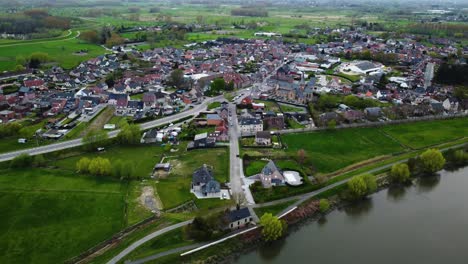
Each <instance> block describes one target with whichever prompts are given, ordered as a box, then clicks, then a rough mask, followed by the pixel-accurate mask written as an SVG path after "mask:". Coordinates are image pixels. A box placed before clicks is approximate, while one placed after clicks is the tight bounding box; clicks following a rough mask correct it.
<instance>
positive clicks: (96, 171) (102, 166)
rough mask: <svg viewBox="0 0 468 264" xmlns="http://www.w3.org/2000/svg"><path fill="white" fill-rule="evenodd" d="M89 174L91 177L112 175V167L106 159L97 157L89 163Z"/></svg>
mask: <svg viewBox="0 0 468 264" xmlns="http://www.w3.org/2000/svg"><path fill="white" fill-rule="evenodd" d="M88 169H89V173H91V174H93V175H110V174H111V173H112V166H111V163H110V161H109V160H108V159H104V158H101V157H97V158H94V159H92V160H91V162H90V163H89V167H88Z"/></svg>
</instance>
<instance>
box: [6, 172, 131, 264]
mask: <svg viewBox="0 0 468 264" xmlns="http://www.w3.org/2000/svg"><path fill="white" fill-rule="evenodd" d="M124 194H125V187H124V186H122V185H121V183H120V182H117V181H113V180H108V179H100V178H94V177H80V176H77V175H76V174H74V173H70V172H67V171H62V170H48V169H28V170H2V171H1V172H0V206H1V208H2V221H1V223H0V251H1V252H2V254H1V256H0V262H1V263H61V262H64V261H65V260H67V259H69V258H71V257H73V256H75V255H78V254H79V253H81V252H82V251H84V250H86V249H88V248H90V247H91V246H93V245H95V244H97V243H99V242H101V241H103V240H105V239H107V238H109V237H110V236H112V235H113V234H114V233H116V232H118V231H119V230H121V229H122V228H123V227H124V225H125V224H124V223H125V221H124V207H125V203H124Z"/></svg>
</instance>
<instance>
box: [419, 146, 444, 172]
mask: <svg viewBox="0 0 468 264" xmlns="http://www.w3.org/2000/svg"><path fill="white" fill-rule="evenodd" d="M420 160H421V167H422V171H423V172H425V173H429V174H431V173H435V172H437V171H440V170H441V169H442V168H443V167H444V165H445V158H444V156H443V155H442V153H441V152H440V150H438V149H428V150H426V151H424V152H423V153H422V154H421V155H420Z"/></svg>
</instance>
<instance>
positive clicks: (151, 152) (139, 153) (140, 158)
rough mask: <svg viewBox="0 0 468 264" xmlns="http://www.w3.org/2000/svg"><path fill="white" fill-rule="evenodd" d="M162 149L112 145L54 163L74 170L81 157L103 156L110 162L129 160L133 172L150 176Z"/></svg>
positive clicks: (142, 176) (152, 146)
mask: <svg viewBox="0 0 468 264" xmlns="http://www.w3.org/2000/svg"><path fill="white" fill-rule="evenodd" d="M163 152H164V150H163V148H162V147H159V146H154V145H136V146H112V147H108V148H107V149H106V150H105V151H103V152H99V153H98V152H89V153H84V154H82V155H76V156H73V157H68V158H64V159H60V160H57V161H55V165H56V166H58V167H60V168H63V169H66V170H70V171H75V165H76V163H77V161H78V160H80V159H81V158H82V157H88V158H94V157H103V158H107V159H109V160H110V161H111V163H112V162H115V161H117V160H121V161H124V162H125V161H131V162H132V164H133V165H134V169H135V174H136V175H138V176H140V177H141V178H144V177H148V176H150V174H151V172H152V171H153V167H154V165H156V163H158V162H159V161H160V160H161V155H162V154H163Z"/></svg>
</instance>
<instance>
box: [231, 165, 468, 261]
mask: <svg viewBox="0 0 468 264" xmlns="http://www.w3.org/2000/svg"><path fill="white" fill-rule="evenodd" d="M236 263H239V264H246V263H269V264H273V263H288V264H296V263H319V264H326V263H333V264H336V263H359V264H366V263H369V264H376V263H379V264H382V263H389V264H390V263H391V264H395V263H399V264H401V263H411V264H417V263H423V264H431V263H434V264H435V263H437V264H439V263H444V264H445V263H447V264H449V263H450V264H458V263H460V264H468V167H465V168H464V169H460V170H457V171H454V172H448V171H442V172H441V173H440V176H439V177H430V178H424V179H420V180H418V181H417V182H416V183H415V184H413V185H412V186H409V187H400V188H390V189H386V190H382V191H380V192H378V193H376V194H374V195H372V196H371V197H370V198H369V199H368V200H366V201H363V202H360V203H357V204H355V205H352V206H349V207H347V208H346V209H342V210H335V211H333V212H332V213H330V214H328V215H327V216H326V218H325V219H323V220H321V221H318V222H310V223H307V224H305V225H304V226H301V227H300V228H298V230H296V231H294V232H293V233H292V234H290V235H289V236H288V237H287V238H286V239H283V240H282V241H277V242H275V243H273V244H270V245H265V246H262V247H260V248H258V249H257V250H256V251H253V252H250V253H248V254H246V255H244V256H241V257H239V258H238V259H237V261H236Z"/></svg>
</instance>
